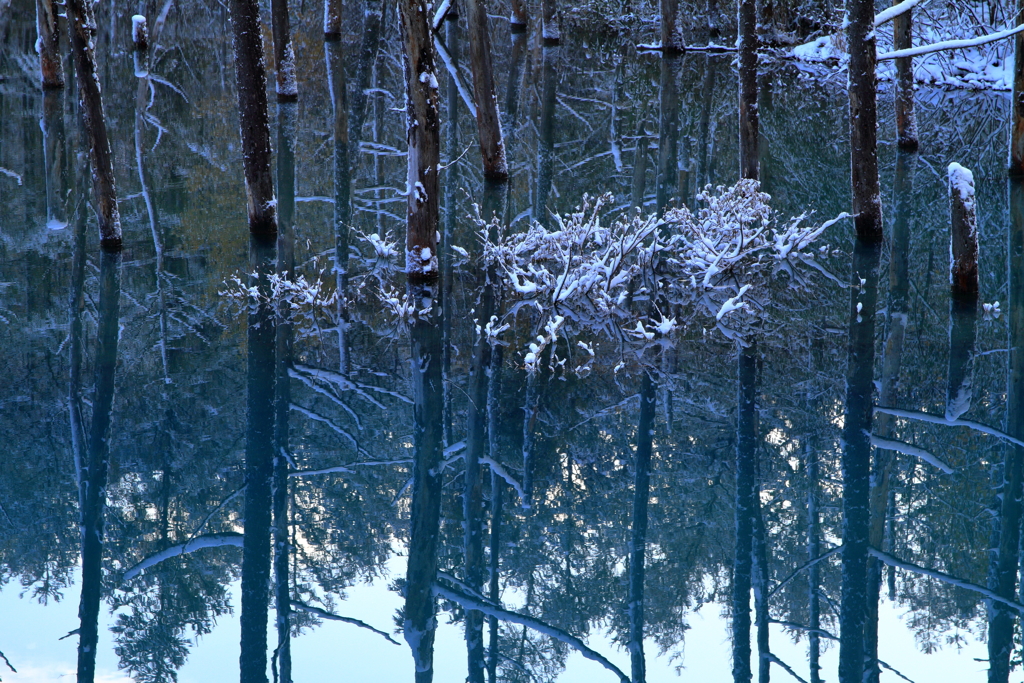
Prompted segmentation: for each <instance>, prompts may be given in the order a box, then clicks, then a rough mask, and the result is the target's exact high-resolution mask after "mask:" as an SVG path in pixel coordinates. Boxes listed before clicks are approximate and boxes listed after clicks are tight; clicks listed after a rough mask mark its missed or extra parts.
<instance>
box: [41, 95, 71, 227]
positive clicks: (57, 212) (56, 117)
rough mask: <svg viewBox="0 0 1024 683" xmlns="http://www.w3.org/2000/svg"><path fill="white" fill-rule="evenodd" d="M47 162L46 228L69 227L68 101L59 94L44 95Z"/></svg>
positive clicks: (43, 121) (44, 136) (45, 157)
mask: <svg viewBox="0 0 1024 683" xmlns="http://www.w3.org/2000/svg"><path fill="white" fill-rule="evenodd" d="M39 123H40V124H41V126H40V127H41V128H42V129H43V162H44V164H45V166H46V225H47V227H48V228H50V229H51V230H56V229H60V228H63V227H64V226H65V225H67V220H68V214H67V204H66V203H67V194H68V159H67V133H66V130H65V127H64V98H63V92H61V91H59V90H47V91H45V92H43V118H42V119H41V120H40V122H39Z"/></svg>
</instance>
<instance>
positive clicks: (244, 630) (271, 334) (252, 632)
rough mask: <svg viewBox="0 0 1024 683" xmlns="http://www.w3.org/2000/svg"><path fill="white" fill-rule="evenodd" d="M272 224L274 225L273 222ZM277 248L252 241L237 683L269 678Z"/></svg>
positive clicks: (262, 680) (257, 240)
mask: <svg viewBox="0 0 1024 683" xmlns="http://www.w3.org/2000/svg"><path fill="white" fill-rule="evenodd" d="M275 224H276V221H275ZM275 252H276V244H275V243H274V242H273V241H267V240H262V239H259V238H258V237H255V236H253V237H250V241H249V272H250V273H251V275H250V283H249V284H250V287H255V288H256V290H257V291H258V292H259V299H258V300H255V301H250V302H249V304H250V306H251V307H252V309H253V310H250V312H249V316H248V323H247V342H246V343H247V346H248V348H247V354H248V357H247V361H246V427H245V525H244V540H243V545H242V610H241V614H240V616H239V626H240V629H241V655H240V657H239V673H240V680H241V683H266V680H267V614H268V607H267V602H268V598H269V591H268V588H269V584H270V532H271V510H272V507H273V504H272V502H273V497H272V490H271V489H272V480H273V475H274V451H275V448H274V416H275V411H274V386H275V381H274V380H275V375H276V367H275V366H276V363H275V355H276V353H275V352H276V347H277V332H276V329H275V328H276V325H275V317H276V311H275V310H274V303H273V302H272V301H270V298H269V297H270V275H271V274H272V273H273V272H274V267H275V266H274V261H275V256H276V253H275Z"/></svg>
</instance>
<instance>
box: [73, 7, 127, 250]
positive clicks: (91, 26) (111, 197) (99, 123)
mask: <svg viewBox="0 0 1024 683" xmlns="http://www.w3.org/2000/svg"><path fill="white" fill-rule="evenodd" d="M67 15H68V23H69V25H70V33H71V54H72V56H73V58H74V60H75V71H76V72H77V77H78V97H79V101H80V103H81V107H80V110H81V115H82V123H83V127H84V128H85V138H86V141H87V144H88V147H89V160H90V163H91V164H92V192H93V199H94V201H95V202H96V216H97V219H98V220H99V226H100V246H102V247H103V248H105V249H120V248H121V215H120V213H119V212H118V209H117V189H116V188H115V187H114V166H113V159H112V155H111V153H110V140H109V139H108V138H107V121H106V118H105V117H104V115H103V98H102V96H101V94H100V81H99V75H98V74H97V73H96V49H95V41H94V38H93V35H94V33H95V31H96V18H95V16H94V14H93V5H92V3H91V2H89V0H68V1H67Z"/></svg>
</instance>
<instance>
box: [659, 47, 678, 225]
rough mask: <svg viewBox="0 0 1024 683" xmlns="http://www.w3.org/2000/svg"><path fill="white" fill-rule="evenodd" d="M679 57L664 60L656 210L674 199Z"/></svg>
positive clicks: (676, 157)
mask: <svg viewBox="0 0 1024 683" xmlns="http://www.w3.org/2000/svg"><path fill="white" fill-rule="evenodd" d="M679 61H680V60H679V58H678V57H675V58H672V57H666V58H663V59H662V60H661V83H660V86H661V87H660V91H661V98H660V99H661V111H660V120H659V122H658V186H657V193H658V194H657V197H656V198H655V201H656V202H657V212H658V215H659V216H660V215H662V214H663V213H665V210H666V209H667V208H668V206H669V204H670V203H671V202H672V200H673V199H675V198H676V197H675V192H676V188H677V187H678V182H677V181H678V176H677V173H678V171H677V166H678V165H679V82H678V81H679Z"/></svg>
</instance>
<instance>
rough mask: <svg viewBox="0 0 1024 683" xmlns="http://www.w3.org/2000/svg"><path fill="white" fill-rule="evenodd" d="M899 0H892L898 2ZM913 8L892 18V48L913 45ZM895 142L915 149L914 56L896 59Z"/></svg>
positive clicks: (907, 148) (901, 48)
mask: <svg viewBox="0 0 1024 683" xmlns="http://www.w3.org/2000/svg"><path fill="white" fill-rule="evenodd" d="M899 2H900V0H893V4H894V5H895V4H898V3H899ZM912 12H913V10H910V11H907V12H904V13H903V14H901V15H899V16H898V17H896V18H895V19H894V20H893V24H892V27H893V46H892V49H893V50H906V49H908V48H910V47H912V45H913V40H912V33H913V25H914V24H913V21H914V20H913V14H912ZM896 144H897V145H898V146H899V148H900V149H905V150H915V149H917V145H918V141H917V115H916V114H915V113H914V58H913V57H900V58H899V59H897V60H896Z"/></svg>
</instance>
